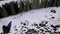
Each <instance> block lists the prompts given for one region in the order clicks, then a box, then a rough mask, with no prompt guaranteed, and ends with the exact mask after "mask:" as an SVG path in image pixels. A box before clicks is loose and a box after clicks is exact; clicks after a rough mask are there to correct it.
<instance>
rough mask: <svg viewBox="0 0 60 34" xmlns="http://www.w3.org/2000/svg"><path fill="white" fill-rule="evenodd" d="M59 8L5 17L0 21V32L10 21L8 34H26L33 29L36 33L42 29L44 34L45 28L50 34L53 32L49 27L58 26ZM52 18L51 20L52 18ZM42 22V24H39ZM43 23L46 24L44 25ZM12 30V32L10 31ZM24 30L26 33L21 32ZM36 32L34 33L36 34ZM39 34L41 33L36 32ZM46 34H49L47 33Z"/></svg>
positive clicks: (59, 19) (36, 10) (59, 18)
mask: <svg viewBox="0 0 60 34" xmlns="http://www.w3.org/2000/svg"><path fill="white" fill-rule="evenodd" d="M59 15H60V7H49V8H42V9H34V10H29V11H28V12H23V13H20V14H17V15H14V16H10V17H6V18H3V19H0V28H1V30H0V32H2V26H3V25H7V24H8V23H9V22H10V21H12V27H11V30H10V33H9V34H15V33H16V34H22V33H23V34H26V33H25V32H27V31H28V30H29V29H34V30H36V31H37V32H38V31H39V29H43V30H44V31H43V33H46V32H45V31H46V29H44V28H45V27H46V28H49V29H48V30H49V31H51V32H54V30H53V28H52V27H51V25H54V26H56V25H60V23H59V22H60V16H59ZM52 17H53V18H52ZM41 22H44V23H41ZM45 22H48V23H47V24H45ZM34 24H38V27H39V29H38V28H37V27H35V26H34ZM39 24H45V25H46V26H39ZM16 29H17V30H16ZM12 30H13V31H12ZM23 30H26V31H23ZM37 32H36V33H37ZM57 32H60V28H58V30H57ZM38 33H39V34H43V33H41V31H39V32H38ZM46 34H49V33H48V32H47V33H46Z"/></svg>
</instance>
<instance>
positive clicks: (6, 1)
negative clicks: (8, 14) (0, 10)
mask: <svg viewBox="0 0 60 34" xmlns="http://www.w3.org/2000/svg"><path fill="white" fill-rule="evenodd" d="M12 1H15V2H17V0H4V1H0V6H1V7H2V5H4V4H5V3H10V2H12Z"/></svg>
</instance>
